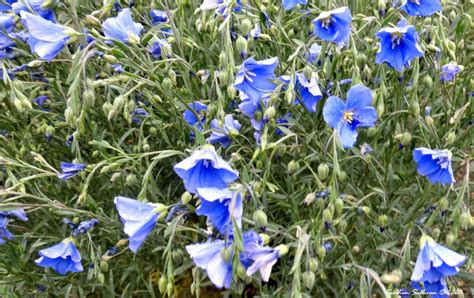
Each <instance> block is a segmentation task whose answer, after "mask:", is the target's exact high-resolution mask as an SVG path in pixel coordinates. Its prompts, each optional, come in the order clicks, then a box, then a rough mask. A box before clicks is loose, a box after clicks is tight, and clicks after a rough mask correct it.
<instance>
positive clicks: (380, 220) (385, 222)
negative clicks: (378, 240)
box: [377, 214, 388, 228]
mask: <svg viewBox="0 0 474 298" xmlns="http://www.w3.org/2000/svg"><path fill="white" fill-rule="evenodd" d="M377 223H378V225H379V226H380V227H382V228H385V227H386V226H387V225H388V217H387V215H385V214H383V215H380V216H379V218H378V220H377Z"/></svg>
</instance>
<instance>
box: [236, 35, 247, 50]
mask: <svg viewBox="0 0 474 298" xmlns="http://www.w3.org/2000/svg"><path fill="white" fill-rule="evenodd" d="M235 46H236V48H237V51H238V52H239V53H247V40H246V39H245V38H244V37H243V36H241V35H239V37H238V38H237V41H236V42H235Z"/></svg>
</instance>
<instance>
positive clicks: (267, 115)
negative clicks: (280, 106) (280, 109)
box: [263, 106, 276, 120]
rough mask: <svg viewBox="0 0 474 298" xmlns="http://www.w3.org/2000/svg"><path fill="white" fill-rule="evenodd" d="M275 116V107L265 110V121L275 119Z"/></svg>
mask: <svg viewBox="0 0 474 298" xmlns="http://www.w3.org/2000/svg"><path fill="white" fill-rule="evenodd" d="M275 114H276V111H275V107H273V106H270V107H268V108H267V109H266V110H265V114H264V116H263V118H264V119H265V120H271V119H275Z"/></svg>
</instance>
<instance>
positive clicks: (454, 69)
mask: <svg viewBox="0 0 474 298" xmlns="http://www.w3.org/2000/svg"><path fill="white" fill-rule="evenodd" d="M461 71H462V67H461V66H459V65H457V64H456V63H454V62H450V63H448V64H445V65H443V66H442V67H441V73H440V74H439V78H440V80H441V81H443V82H448V81H452V80H453V79H454V77H455V76H456V75H457V74H458V73H460V72H461Z"/></svg>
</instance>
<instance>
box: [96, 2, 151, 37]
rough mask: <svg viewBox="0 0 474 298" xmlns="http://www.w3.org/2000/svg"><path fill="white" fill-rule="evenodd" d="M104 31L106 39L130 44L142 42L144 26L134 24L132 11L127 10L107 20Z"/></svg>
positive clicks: (103, 26) (103, 25)
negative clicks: (141, 36)
mask: <svg viewBox="0 0 474 298" xmlns="http://www.w3.org/2000/svg"><path fill="white" fill-rule="evenodd" d="M102 29H104V34H105V37H107V38H110V39H115V40H119V41H121V42H123V43H128V42H137V41H139V40H140V34H141V32H142V30H143V25H142V24H140V23H134V22H133V19H132V13H131V12H130V9H128V8H125V9H124V10H122V11H121V12H119V14H118V15H117V17H115V18H108V19H107V20H105V22H104V23H103V24H102Z"/></svg>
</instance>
